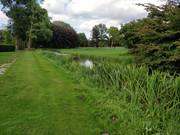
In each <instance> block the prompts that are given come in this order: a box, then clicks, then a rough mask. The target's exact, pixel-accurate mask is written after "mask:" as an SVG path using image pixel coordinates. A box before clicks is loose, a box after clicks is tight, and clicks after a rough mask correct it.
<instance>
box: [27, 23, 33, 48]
mask: <svg viewBox="0 0 180 135" xmlns="http://www.w3.org/2000/svg"><path fill="white" fill-rule="evenodd" d="M31 35H32V23H31V29H30V33H29V41H28V50H31V44H32V38H31Z"/></svg>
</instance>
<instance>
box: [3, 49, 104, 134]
mask: <svg viewBox="0 0 180 135" xmlns="http://www.w3.org/2000/svg"><path fill="white" fill-rule="evenodd" d="M9 54H10V55H12V54H13V53H9ZM1 56H2V55H1ZM1 58H2V57H0V59H1ZM3 59H4V58H3ZM72 80H73V78H72V77H71V75H70V74H69V73H68V72H67V71H66V70H64V69H63V68H61V67H60V66H58V65H57V64H56V63H55V62H53V61H51V60H49V59H47V58H46V57H44V56H42V55H41V54H39V53H38V52H35V51H31V52H29V51H24V52H22V54H21V55H20V56H19V57H18V59H17V60H16V62H15V63H13V64H12V65H11V66H10V67H9V68H8V70H7V71H6V73H5V74H4V75H2V76H0V135H96V134H97V135H99V134H100V132H101V130H100V129H99V128H98V126H97V124H96V120H95V119H94V118H93V117H92V116H91V113H90V112H91V109H90V107H89V106H88V105H87V104H86V103H85V102H83V101H81V100H80V99H78V98H77V97H78V95H79V94H80V92H78V91H76V90H75V88H79V87H81V85H80V84H75V82H73V81H72Z"/></svg>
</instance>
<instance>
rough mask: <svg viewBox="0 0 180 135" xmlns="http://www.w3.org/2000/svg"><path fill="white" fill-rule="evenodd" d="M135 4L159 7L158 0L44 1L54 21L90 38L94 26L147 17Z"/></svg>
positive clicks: (108, 25)
mask: <svg viewBox="0 0 180 135" xmlns="http://www.w3.org/2000/svg"><path fill="white" fill-rule="evenodd" d="M136 3H153V4H156V5H160V4H162V3H163V2H160V0H45V2H44V4H43V5H42V7H44V8H46V9H47V10H48V12H49V15H50V16H51V17H52V18H53V21H54V20H62V21H65V22H67V23H70V24H71V25H72V26H73V27H74V28H75V30H76V31H77V32H84V33H85V34H86V35H87V36H88V37H90V31H91V29H92V27H93V26H94V25H96V24H99V23H103V24H106V26H107V27H110V26H120V23H127V22H129V21H131V20H133V19H138V18H143V17H146V16H147V12H146V11H145V10H144V8H143V7H139V6H137V5H135V4H136Z"/></svg>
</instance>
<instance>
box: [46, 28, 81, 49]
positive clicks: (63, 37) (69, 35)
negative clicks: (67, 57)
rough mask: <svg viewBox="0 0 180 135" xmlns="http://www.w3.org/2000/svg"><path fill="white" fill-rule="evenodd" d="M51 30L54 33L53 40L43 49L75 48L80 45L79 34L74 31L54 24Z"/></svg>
mask: <svg viewBox="0 0 180 135" xmlns="http://www.w3.org/2000/svg"><path fill="white" fill-rule="evenodd" d="M51 30H52V31H53V36H52V40H51V41H50V42H49V44H48V45H44V46H43V47H47V48H75V47H78V45H79V37H78V34H77V33H76V32H75V31H74V30H73V29H68V28H64V27H61V26H58V25H55V24H52V26H51Z"/></svg>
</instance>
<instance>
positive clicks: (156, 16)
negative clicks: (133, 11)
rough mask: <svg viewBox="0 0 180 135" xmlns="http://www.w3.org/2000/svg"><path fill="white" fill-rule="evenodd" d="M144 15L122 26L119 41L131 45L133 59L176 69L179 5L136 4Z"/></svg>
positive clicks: (179, 66) (178, 63)
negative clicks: (145, 14) (121, 37)
mask: <svg viewBox="0 0 180 135" xmlns="http://www.w3.org/2000/svg"><path fill="white" fill-rule="evenodd" d="M138 5H139V6H144V7H145V9H146V10H147V11H148V12H149V14H148V17H147V18H144V19H139V20H137V21H132V22H130V23H128V24H125V25H124V26H122V28H121V30H120V33H121V35H122V36H123V39H122V42H123V44H124V45H127V47H129V48H132V52H133V53H134V54H135V56H136V57H135V58H136V60H137V61H138V62H137V63H143V64H146V65H148V66H150V67H151V68H152V69H159V70H161V71H166V70H168V71H169V72H171V73H174V72H175V71H176V72H180V53H179V52H180V29H179V27H180V26H179V24H180V6H179V5H177V4H176V3H174V2H169V3H168V4H166V5H163V6H155V5H153V4H138Z"/></svg>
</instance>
